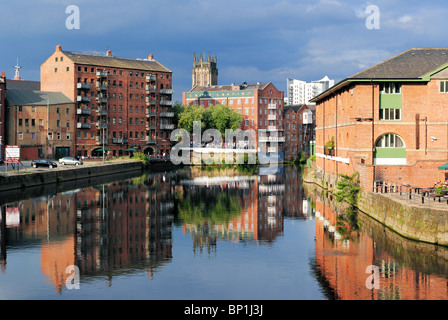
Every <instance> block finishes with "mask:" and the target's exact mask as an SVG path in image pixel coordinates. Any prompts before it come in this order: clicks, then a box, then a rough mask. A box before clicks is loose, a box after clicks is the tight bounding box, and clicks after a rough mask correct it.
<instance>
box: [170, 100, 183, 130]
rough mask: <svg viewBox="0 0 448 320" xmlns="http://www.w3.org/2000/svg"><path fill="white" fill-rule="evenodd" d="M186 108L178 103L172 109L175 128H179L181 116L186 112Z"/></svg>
mask: <svg viewBox="0 0 448 320" xmlns="http://www.w3.org/2000/svg"><path fill="white" fill-rule="evenodd" d="M184 109H185V108H184V106H183V105H181V104H180V103H176V104H175V105H174V106H173V107H172V108H171V110H172V111H173V113H174V117H173V124H174V127H176V128H177V127H178V126H179V116H180V114H181V113H182V112H183V111H184Z"/></svg>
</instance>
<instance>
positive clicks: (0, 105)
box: [0, 72, 6, 160]
mask: <svg viewBox="0 0 448 320" xmlns="http://www.w3.org/2000/svg"><path fill="white" fill-rule="evenodd" d="M5 98H6V77H5V73H4V72H2V74H1V76H0V159H1V160H3V159H4V154H5V133H6V130H5V109H6V102H5Z"/></svg>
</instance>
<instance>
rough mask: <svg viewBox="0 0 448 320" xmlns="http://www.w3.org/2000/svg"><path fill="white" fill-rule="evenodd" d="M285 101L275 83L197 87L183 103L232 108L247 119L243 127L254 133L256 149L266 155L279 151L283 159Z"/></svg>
mask: <svg viewBox="0 0 448 320" xmlns="http://www.w3.org/2000/svg"><path fill="white" fill-rule="evenodd" d="M283 98H284V96H283V91H279V90H278V89H277V88H276V87H275V86H274V84H272V83H271V82H269V83H256V84H247V83H243V84H239V85H238V84H231V85H216V86H196V87H194V88H193V89H191V90H190V91H189V92H184V93H183V104H184V105H192V104H193V105H202V106H204V107H205V108H207V107H208V106H210V105H215V104H223V105H227V106H229V107H231V108H232V109H233V110H235V111H237V112H239V113H240V114H241V115H242V117H243V122H242V124H241V127H240V128H241V129H242V130H246V129H253V130H254V132H255V136H256V145H255V147H259V146H261V147H262V148H263V150H266V152H268V153H271V152H277V153H279V154H280V156H281V157H282V156H283V143H284V141H285V138H284V136H283V123H282V121H283V107H284V102H283V100H284V99H283ZM260 143H261V145H260ZM271 145H272V146H271ZM264 148H266V149H264Z"/></svg>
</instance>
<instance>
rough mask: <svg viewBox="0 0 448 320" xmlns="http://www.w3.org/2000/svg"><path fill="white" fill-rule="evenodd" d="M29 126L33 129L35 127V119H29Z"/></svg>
mask: <svg viewBox="0 0 448 320" xmlns="http://www.w3.org/2000/svg"><path fill="white" fill-rule="evenodd" d="M31 126H33V127H35V126H36V119H31Z"/></svg>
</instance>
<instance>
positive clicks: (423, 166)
mask: <svg viewBox="0 0 448 320" xmlns="http://www.w3.org/2000/svg"><path fill="white" fill-rule="evenodd" d="M311 101H312V102H316V126H317V127H316V157H317V159H316V165H317V167H318V168H319V169H320V170H322V171H323V172H324V173H325V176H326V178H327V182H329V184H330V185H334V184H335V183H336V179H337V176H338V174H352V173H354V172H356V171H357V172H359V174H360V177H361V182H362V185H363V187H364V188H365V189H366V190H372V186H373V181H375V180H383V179H389V180H392V181H395V182H398V183H402V184H409V185H411V186H415V187H432V186H433V185H434V182H435V181H438V180H441V179H445V177H444V175H445V172H444V171H440V170H438V166H440V165H442V164H444V163H446V162H447V161H448V113H447V109H448V108H447V107H448V49H432V48H424V49H411V50H408V51H405V52H403V53H401V54H399V55H397V56H395V57H392V58H390V59H388V60H386V61H384V62H381V63H379V64H377V65H375V66H373V67H371V68H368V69H366V70H363V71H361V72H359V73H357V74H355V75H353V76H350V77H348V78H346V79H345V80H343V81H341V82H339V83H338V84H336V85H335V86H333V87H332V88H330V89H328V90H326V91H325V92H323V93H322V94H320V95H319V96H317V97H315V98H314V99H313V100H311ZM331 141H333V145H331ZM325 145H327V146H328V147H329V148H326V147H325Z"/></svg>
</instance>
